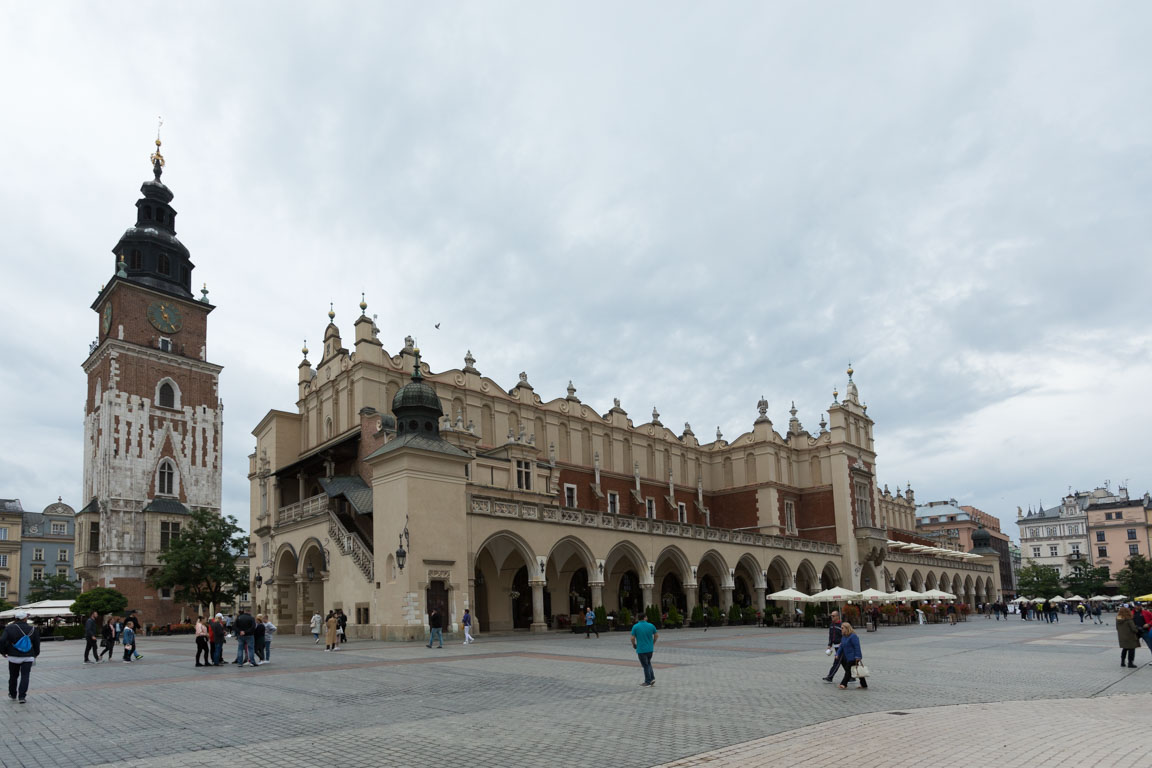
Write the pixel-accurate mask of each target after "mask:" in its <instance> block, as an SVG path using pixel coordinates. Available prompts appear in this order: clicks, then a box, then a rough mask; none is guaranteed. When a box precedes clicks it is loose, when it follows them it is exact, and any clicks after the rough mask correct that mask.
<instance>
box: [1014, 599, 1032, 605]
mask: <svg viewBox="0 0 1152 768" xmlns="http://www.w3.org/2000/svg"><path fill="white" fill-rule="evenodd" d="M1009 602H1012V603H1015V604H1016V605H1019V604H1020V603H1030V602H1032V598H1030V597H1018V598H1016V599H1015V600H1011V601H1009Z"/></svg>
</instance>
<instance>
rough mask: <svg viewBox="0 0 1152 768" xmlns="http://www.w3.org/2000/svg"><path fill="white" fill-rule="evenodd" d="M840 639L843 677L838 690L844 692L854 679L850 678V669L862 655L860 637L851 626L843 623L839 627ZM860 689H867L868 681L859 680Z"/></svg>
mask: <svg viewBox="0 0 1152 768" xmlns="http://www.w3.org/2000/svg"><path fill="white" fill-rule="evenodd" d="M840 632H841V635H842V639H841V641H840V664H841V665H842V666H843V667H844V677H843V679H841V680H840V689H841V690H844V689H845V688H847V687H848V683H851V682H852V681H853V680H856V678H854V677H852V668H853V667H854V666H855V665H856V662H858V661H861V660H862V659H863V658H864V655H863V654H862V653H861V652H860V635H858V634H856V631H855V630H854V629H852V625H851V624H849V623H848V622H844V623H843V624H841V625H840ZM859 683H860V687H861V688H867V687H868V681H867V680H865V679H864V678H863V677H861V678H859Z"/></svg>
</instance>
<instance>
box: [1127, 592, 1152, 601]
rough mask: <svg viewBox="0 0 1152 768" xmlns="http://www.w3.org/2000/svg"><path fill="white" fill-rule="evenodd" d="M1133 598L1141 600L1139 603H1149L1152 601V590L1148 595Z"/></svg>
mask: <svg viewBox="0 0 1152 768" xmlns="http://www.w3.org/2000/svg"><path fill="white" fill-rule="evenodd" d="M1132 599H1133V600H1135V601H1137V602H1139V603H1147V602H1149V601H1152V592H1149V593H1148V594H1146V595H1140V597H1134V598H1132Z"/></svg>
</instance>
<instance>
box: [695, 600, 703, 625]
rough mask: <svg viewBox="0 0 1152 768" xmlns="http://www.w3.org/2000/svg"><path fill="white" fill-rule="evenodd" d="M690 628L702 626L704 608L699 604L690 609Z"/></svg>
mask: <svg viewBox="0 0 1152 768" xmlns="http://www.w3.org/2000/svg"><path fill="white" fill-rule="evenodd" d="M692 626H694V627H702V626H704V608H703V606H701V605H700V604H699V603H697V604H696V605H695V606H693V608H692Z"/></svg>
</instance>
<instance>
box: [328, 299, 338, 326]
mask: <svg viewBox="0 0 1152 768" xmlns="http://www.w3.org/2000/svg"><path fill="white" fill-rule="evenodd" d="M335 320H336V309H335V302H332V301H330V302H328V322H330V323H331V322H334V321H335Z"/></svg>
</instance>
